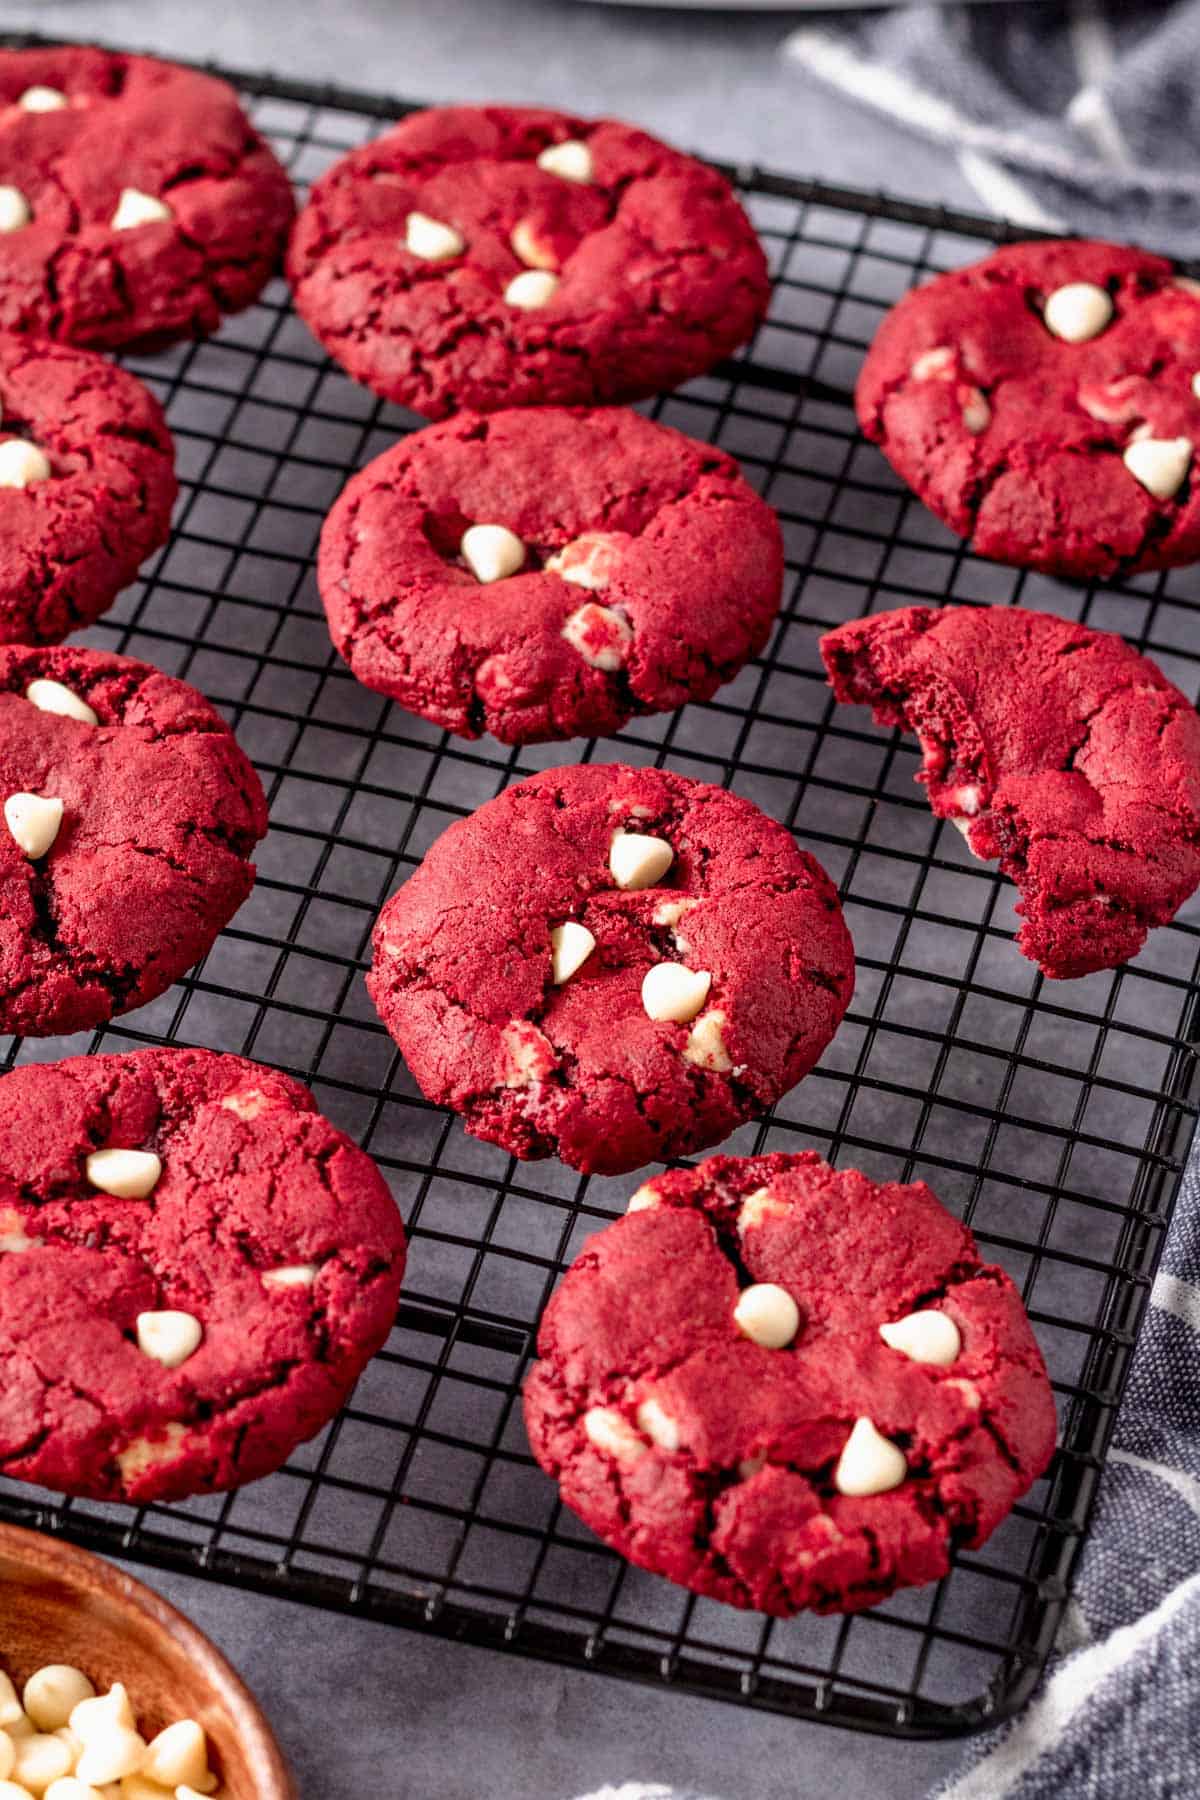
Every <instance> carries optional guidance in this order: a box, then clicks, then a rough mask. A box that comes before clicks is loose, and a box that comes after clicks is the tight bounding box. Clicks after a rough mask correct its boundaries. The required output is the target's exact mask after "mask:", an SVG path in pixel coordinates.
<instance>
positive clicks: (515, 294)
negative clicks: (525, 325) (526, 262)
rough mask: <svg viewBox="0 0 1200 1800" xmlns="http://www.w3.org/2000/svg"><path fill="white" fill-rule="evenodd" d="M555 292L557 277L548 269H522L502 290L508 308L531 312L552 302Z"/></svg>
mask: <svg viewBox="0 0 1200 1800" xmlns="http://www.w3.org/2000/svg"><path fill="white" fill-rule="evenodd" d="M557 292H558V276H557V275H552V274H551V273H550V271H549V269H524V270H522V272H521V274H520V275H514V276H513V278H512V280H511V281H510V282H509V284H508V286H507V287H506V288H505V290H504V299H505V302H506V304H507V305H509V306H519V307H520V309H521V311H522V312H532V311H534V310H535V309H536V308H537V307H539V306H545V305H546V304H547V302H548V301H550V300H553V298H554V296H555V294H556V293H557Z"/></svg>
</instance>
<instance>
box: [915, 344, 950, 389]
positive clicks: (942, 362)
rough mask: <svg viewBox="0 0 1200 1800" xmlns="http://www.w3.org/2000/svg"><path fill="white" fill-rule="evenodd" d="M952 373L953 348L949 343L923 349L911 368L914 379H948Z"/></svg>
mask: <svg viewBox="0 0 1200 1800" xmlns="http://www.w3.org/2000/svg"><path fill="white" fill-rule="evenodd" d="M953 373H954V350H953V348H952V346H951V345H949V344H938V345H937V347H936V348H935V349H933V350H925V351H923V352H922V354H921V355H920V356H918V358H917V360H916V362H915V363H914V364H913V366H912V370H911V374H912V378H913V380H914V381H949V380H950V378H951V376H952V375H953Z"/></svg>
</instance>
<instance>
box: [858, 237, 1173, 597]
mask: <svg viewBox="0 0 1200 1800" xmlns="http://www.w3.org/2000/svg"><path fill="white" fill-rule="evenodd" d="M1198 373H1200V287H1198V286H1197V284H1196V283H1195V282H1191V281H1185V280H1181V279H1179V278H1177V277H1176V276H1175V275H1174V274H1173V271H1172V269H1171V265H1170V264H1169V263H1168V262H1166V261H1164V259H1163V258H1162V257H1159V256H1149V255H1147V254H1146V253H1145V252H1144V251H1141V250H1130V249H1126V248H1123V247H1122V246H1120V245H1116V244H1102V243H1087V242H1069V241H1068V242H1052V243H1034V244H1012V245H1010V246H1008V247H1007V248H1006V249H1003V250H998V251H997V252H996V253H995V255H994V256H989V257H987V258H986V260H985V261H983V262H979V263H973V264H972V265H971V266H970V267H969V268H964V269H956V270H954V271H953V273H951V274H949V275H939V276H938V277H937V278H936V279H935V280H934V281H931V282H929V283H928V284H927V285H926V286H924V287H920V288H917V289H916V290H915V291H914V292H913V293H911V294H909V295H907V296H906V297H905V298H904V299H903V300H902V301H901V302H900V304H899V305H898V306H897V307H895V308H894V309H893V311H892V312H891V313H889V315H888V317H887V318H886V319H885V320H884V322H883V325H882V326H881V328H880V330H879V333H878V335H877V336H876V338H875V342H874V343H873V344H872V346H871V349H870V352H869V354H868V356H867V359H866V362H865V363H864V365H863V370H862V375H861V377H860V379H859V383H858V397H857V398H858V416H859V419H860V421H861V423H862V427H863V430H864V431H865V432H866V434H867V436H868V437H870V438H873V439H874V441H875V442H876V443H877V444H879V445H880V446H881V447H882V449H883V452H884V454H885V455H886V456H887V458H888V461H889V462H890V463H891V464H892V465H893V467H894V468H895V469H896V470H897V472H898V473H899V474H901V475H902V476H903V477H904V479H905V481H907V482H908V483H909V485H910V486H911V487H912V488H914V489H915V491H916V492H917V493H918V494H919V495H920V497H921V499H922V500H923V501H924V502H925V504H926V505H927V506H928V507H930V508H931V510H932V511H933V512H935V513H936V514H937V516H938V517H939V518H940V519H943V520H944V521H945V523H946V524H947V525H949V526H950V527H951V528H952V530H954V531H957V532H959V533H960V534H961V535H962V536H963V537H968V538H970V539H971V542H972V545H973V547H974V548H975V549H976V550H978V551H980V552H981V553H982V554H983V555H984V556H994V557H996V558H997V559H998V560H999V561H1001V562H1009V563H1017V564H1019V565H1021V566H1023V567H1028V568H1034V569H1045V570H1048V571H1049V572H1050V573H1052V574H1060V575H1071V576H1078V577H1080V578H1081V579H1091V578H1094V577H1097V576H1101V577H1107V576H1112V575H1117V574H1128V573H1130V572H1132V571H1134V570H1144V569H1165V568H1170V567H1172V566H1173V565H1176V564H1179V563H1190V562H1194V561H1195V560H1196V558H1197V557H1200V481H1198V480H1197V479H1196V474H1195V472H1194V469H1193V466H1192V453H1193V447H1194V445H1195V444H1196V443H1197V442H1200V398H1198V397H1197V391H1196V388H1195V386H1194V384H1195V382H1196V378H1197V374H1198Z"/></svg>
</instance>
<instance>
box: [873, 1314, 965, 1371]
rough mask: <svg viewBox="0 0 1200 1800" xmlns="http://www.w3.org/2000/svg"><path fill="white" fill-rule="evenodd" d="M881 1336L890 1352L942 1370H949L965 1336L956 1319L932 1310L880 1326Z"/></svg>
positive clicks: (906, 1315)
mask: <svg viewBox="0 0 1200 1800" xmlns="http://www.w3.org/2000/svg"><path fill="white" fill-rule="evenodd" d="M879 1335H880V1337H881V1338H882V1339H883V1341H884V1343H885V1344H886V1345H887V1346H888V1348H889V1349H891V1350H898V1351H899V1352H900V1354H901V1356H907V1357H908V1358H909V1359H910V1360H911V1361H912V1362H919V1363H930V1364H932V1365H933V1366H934V1367H935V1368H939V1369H948V1368H949V1367H950V1364H951V1363H952V1362H953V1361H954V1360H955V1358H956V1357H957V1355H958V1353H959V1351H960V1350H961V1349H962V1336H961V1334H960V1332H959V1329H958V1326H957V1325H956V1324H955V1323H954V1320H953V1319H952V1318H950V1317H949V1315H948V1314H947V1313H944V1312H937V1311H935V1310H934V1309H933V1308H932V1307H923V1308H922V1309H921V1310H920V1311H919V1312H912V1313H906V1314H905V1315H904V1317H903V1318H902V1319H896V1320H894V1321H893V1323H892V1324H890V1325H881V1326H880V1327H879Z"/></svg>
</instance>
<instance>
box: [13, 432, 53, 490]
mask: <svg viewBox="0 0 1200 1800" xmlns="http://www.w3.org/2000/svg"><path fill="white" fill-rule="evenodd" d="M53 473H54V471H53V470H52V468H51V467H50V458H49V457H48V456H47V455H46V452H45V451H44V450H39V449H38V447H37V445H36V444H31V443H28V442H27V440H26V439H25V438H5V439H4V442H3V443H0V487H6V488H27V487H32V486H33V484H34V483H35V482H37V481H49V479H50V477H51V475H52V474H53Z"/></svg>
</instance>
